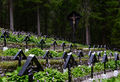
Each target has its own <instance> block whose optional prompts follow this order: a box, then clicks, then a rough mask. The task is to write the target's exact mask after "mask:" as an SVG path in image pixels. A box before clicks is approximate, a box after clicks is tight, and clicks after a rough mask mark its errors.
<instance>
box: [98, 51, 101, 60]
mask: <svg viewBox="0 0 120 82" xmlns="http://www.w3.org/2000/svg"><path fill="white" fill-rule="evenodd" d="M97 56H98V61H99V59H100V57H101V53H100V52H99V51H98V52H97Z"/></svg>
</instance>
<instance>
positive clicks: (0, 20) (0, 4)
mask: <svg viewBox="0 0 120 82" xmlns="http://www.w3.org/2000/svg"><path fill="white" fill-rule="evenodd" d="M0 27H2V1H1V0H0Z"/></svg>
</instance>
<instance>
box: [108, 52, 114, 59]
mask: <svg viewBox="0 0 120 82" xmlns="http://www.w3.org/2000/svg"><path fill="white" fill-rule="evenodd" d="M109 56H110V60H111V57H112V56H113V54H112V52H110V53H109Z"/></svg>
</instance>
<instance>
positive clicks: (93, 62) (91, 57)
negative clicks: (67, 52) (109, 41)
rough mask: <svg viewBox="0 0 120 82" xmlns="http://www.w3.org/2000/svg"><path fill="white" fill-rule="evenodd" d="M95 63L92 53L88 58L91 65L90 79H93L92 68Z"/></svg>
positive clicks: (95, 59)
mask: <svg viewBox="0 0 120 82" xmlns="http://www.w3.org/2000/svg"><path fill="white" fill-rule="evenodd" d="M96 62H97V58H96V56H95V53H92V55H91V56H90V58H89V63H90V65H91V79H93V66H94V64H95V63H96Z"/></svg>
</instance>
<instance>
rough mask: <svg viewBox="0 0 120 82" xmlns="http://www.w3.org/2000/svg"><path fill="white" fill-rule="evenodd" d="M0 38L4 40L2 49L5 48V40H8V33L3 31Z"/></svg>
mask: <svg viewBox="0 0 120 82" xmlns="http://www.w3.org/2000/svg"><path fill="white" fill-rule="evenodd" d="M0 38H4V47H6V38H9V33H8V32H6V31H4V32H3V33H2V35H1V36H0Z"/></svg>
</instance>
